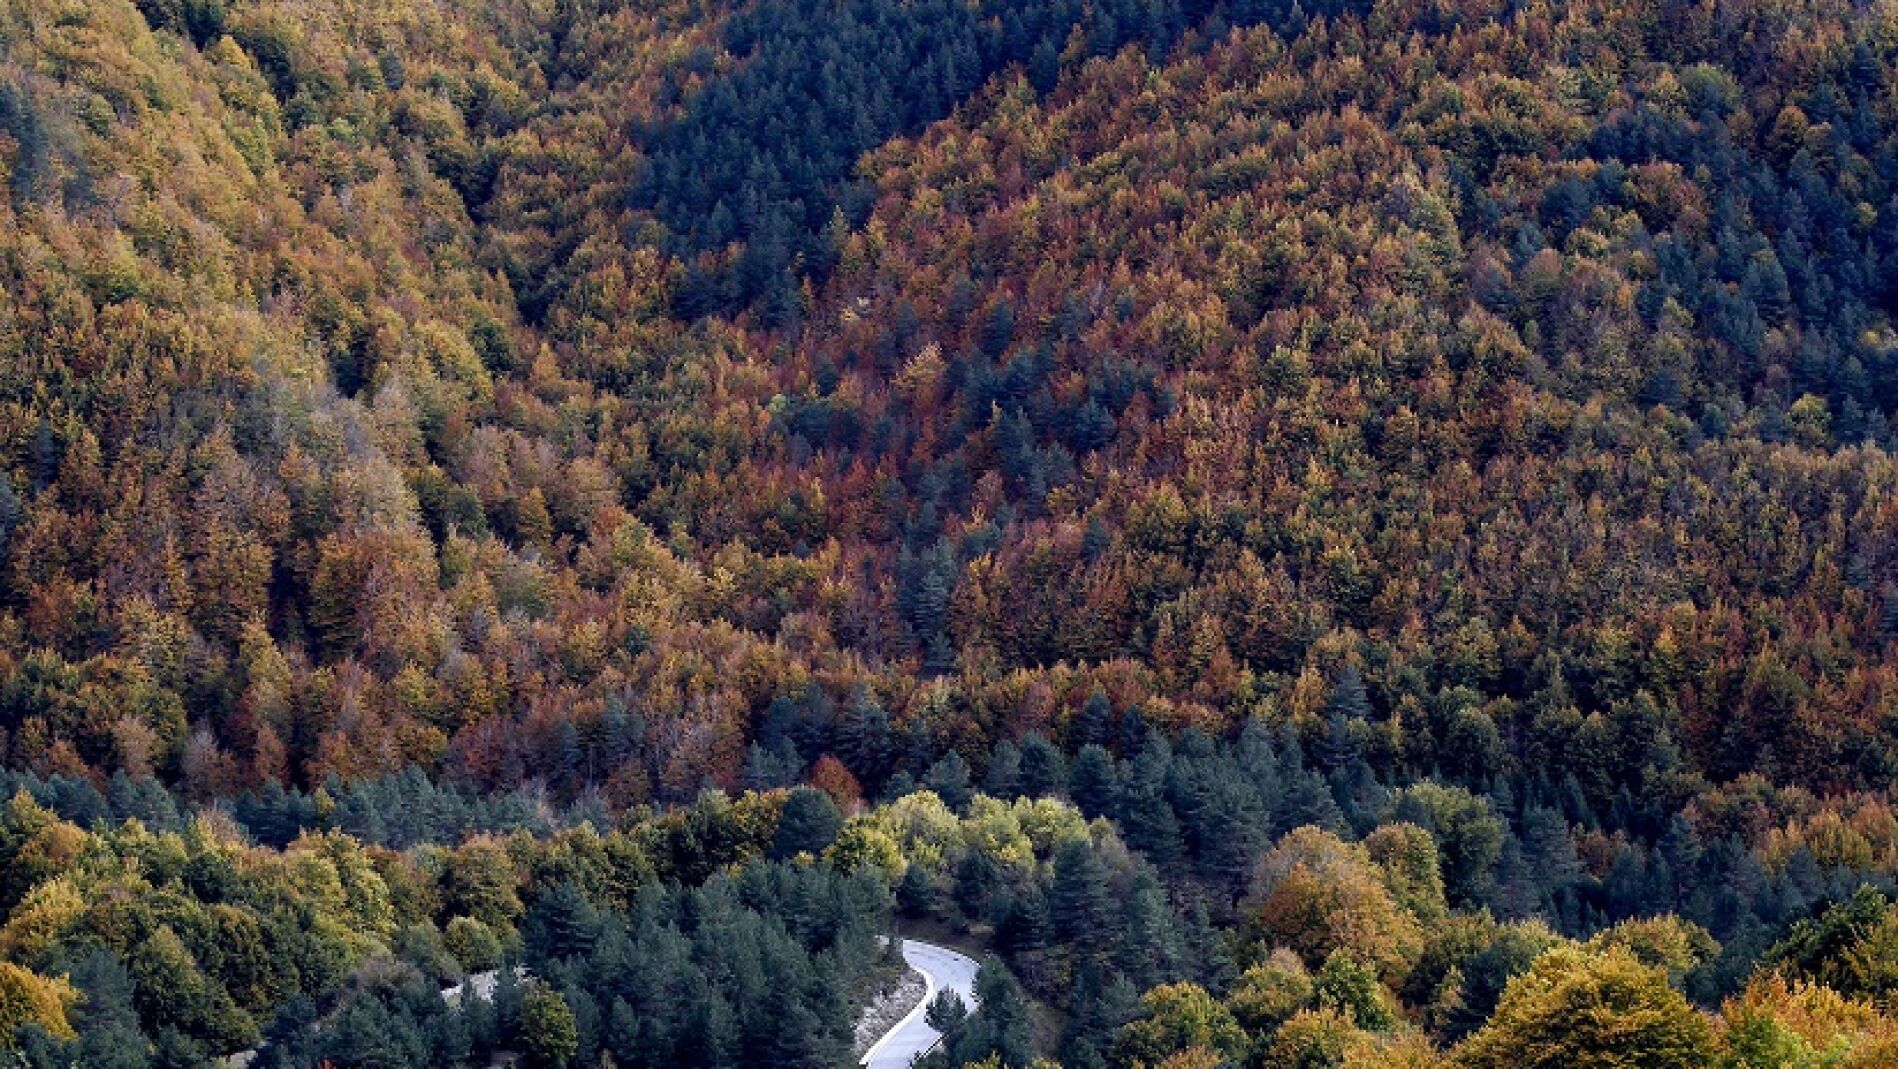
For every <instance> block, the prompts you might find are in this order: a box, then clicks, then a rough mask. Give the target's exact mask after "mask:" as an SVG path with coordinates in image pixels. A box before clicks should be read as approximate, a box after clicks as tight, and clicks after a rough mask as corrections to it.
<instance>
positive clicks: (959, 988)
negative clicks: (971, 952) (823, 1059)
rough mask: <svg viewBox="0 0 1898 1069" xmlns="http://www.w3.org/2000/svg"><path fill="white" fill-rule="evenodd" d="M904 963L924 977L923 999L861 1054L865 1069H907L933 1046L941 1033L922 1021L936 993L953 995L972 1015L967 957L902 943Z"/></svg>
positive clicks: (970, 969)
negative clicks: (952, 993) (942, 992)
mask: <svg viewBox="0 0 1898 1069" xmlns="http://www.w3.org/2000/svg"><path fill="white" fill-rule="evenodd" d="M903 960H904V961H906V962H908V963H909V966H910V968H912V969H915V970H916V971H917V972H919V973H922V974H923V980H924V982H925V983H926V984H927V987H926V989H925V990H924V991H923V998H922V1001H921V1002H918V1003H917V1004H916V1006H915V1008H913V1009H911V1010H910V1011H909V1013H908V1014H907V1015H905V1016H904V1018H903V1019H902V1020H900V1021H898V1022H896V1026H895V1027H893V1028H891V1029H890V1030H889V1031H888V1032H885V1033H883V1038H882V1039H879V1040H877V1041H876V1045H875V1046H873V1047H871V1048H870V1050H869V1052H868V1053H866V1054H864V1056H863V1062H862V1064H863V1065H864V1067H865V1069H909V1064H910V1063H911V1062H913V1061H915V1060H916V1059H917V1058H919V1057H921V1056H922V1055H924V1054H927V1053H929V1051H930V1049H931V1048H933V1047H934V1046H935V1045H936V1041H937V1040H939V1039H941V1038H942V1035H941V1033H939V1032H937V1031H936V1030H935V1029H934V1028H931V1027H929V1022H928V1021H925V1020H924V1019H923V1018H924V1017H925V1016H926V1015H927V1014H928V1012H929V1004H930V1003H931V1002H932V1001H934V1000H935V998H936V993H937V992H939V991H954V992H955V993H956V995H957V997H959V998H961V999H962V1004H963V1005H964V1006H966V1007H968V1008H969V1010H970V1011H971V1012H973V1011H974V1010H975V1007H976V1001H975V971H976V964H975V962H974V961H973V960H972V959H970V958H969V957H968V955H966V954H958V953H956V952H955V951H953V950H950V949H949V948H948V947H939V946H937V945H936V944H934V943H924V942H920V941H918V940H915V939H905V940H903Z"/></svg>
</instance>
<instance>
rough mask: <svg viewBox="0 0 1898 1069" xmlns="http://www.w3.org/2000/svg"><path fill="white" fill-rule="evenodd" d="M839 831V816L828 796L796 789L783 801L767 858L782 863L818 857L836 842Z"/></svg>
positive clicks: (841, 827)
mask: <svg viewBox="0 0 1898 1069" xmlns="http://www.w3.org/2000/svg"><path fill="white" fill-rule="evenodd" d="M842 829H843V815H842V814H840V813H839V812H838V811H837V805H836V803H835V802H832V801H831V800H830V796H829V795H827V794H825V793H824V792H823V791H819V790H813V789H811V788H809V787H799V788H798V789H796V790H794V791H792V792H791V795H790V797H789V798H786V799H785V800H784V810H783V812H782V813H781V814H780V815H779V817H778V829H777V833H776V834H775V835H774V836H773V837H772V840H771V849H770V851H769V854H770V857H771V858H772V859H773V860H778V861H782V860H785V859H788V858H792V857H796V856H797V855H798V854H811V855H813V856H815V855H817V854H821V853H823V852H824V848H825V847H827V846H829V845H830V844H831V843H832V842H835V841H836V839H837V833H838V832H839V831H841V830H842Z"/></svg>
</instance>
